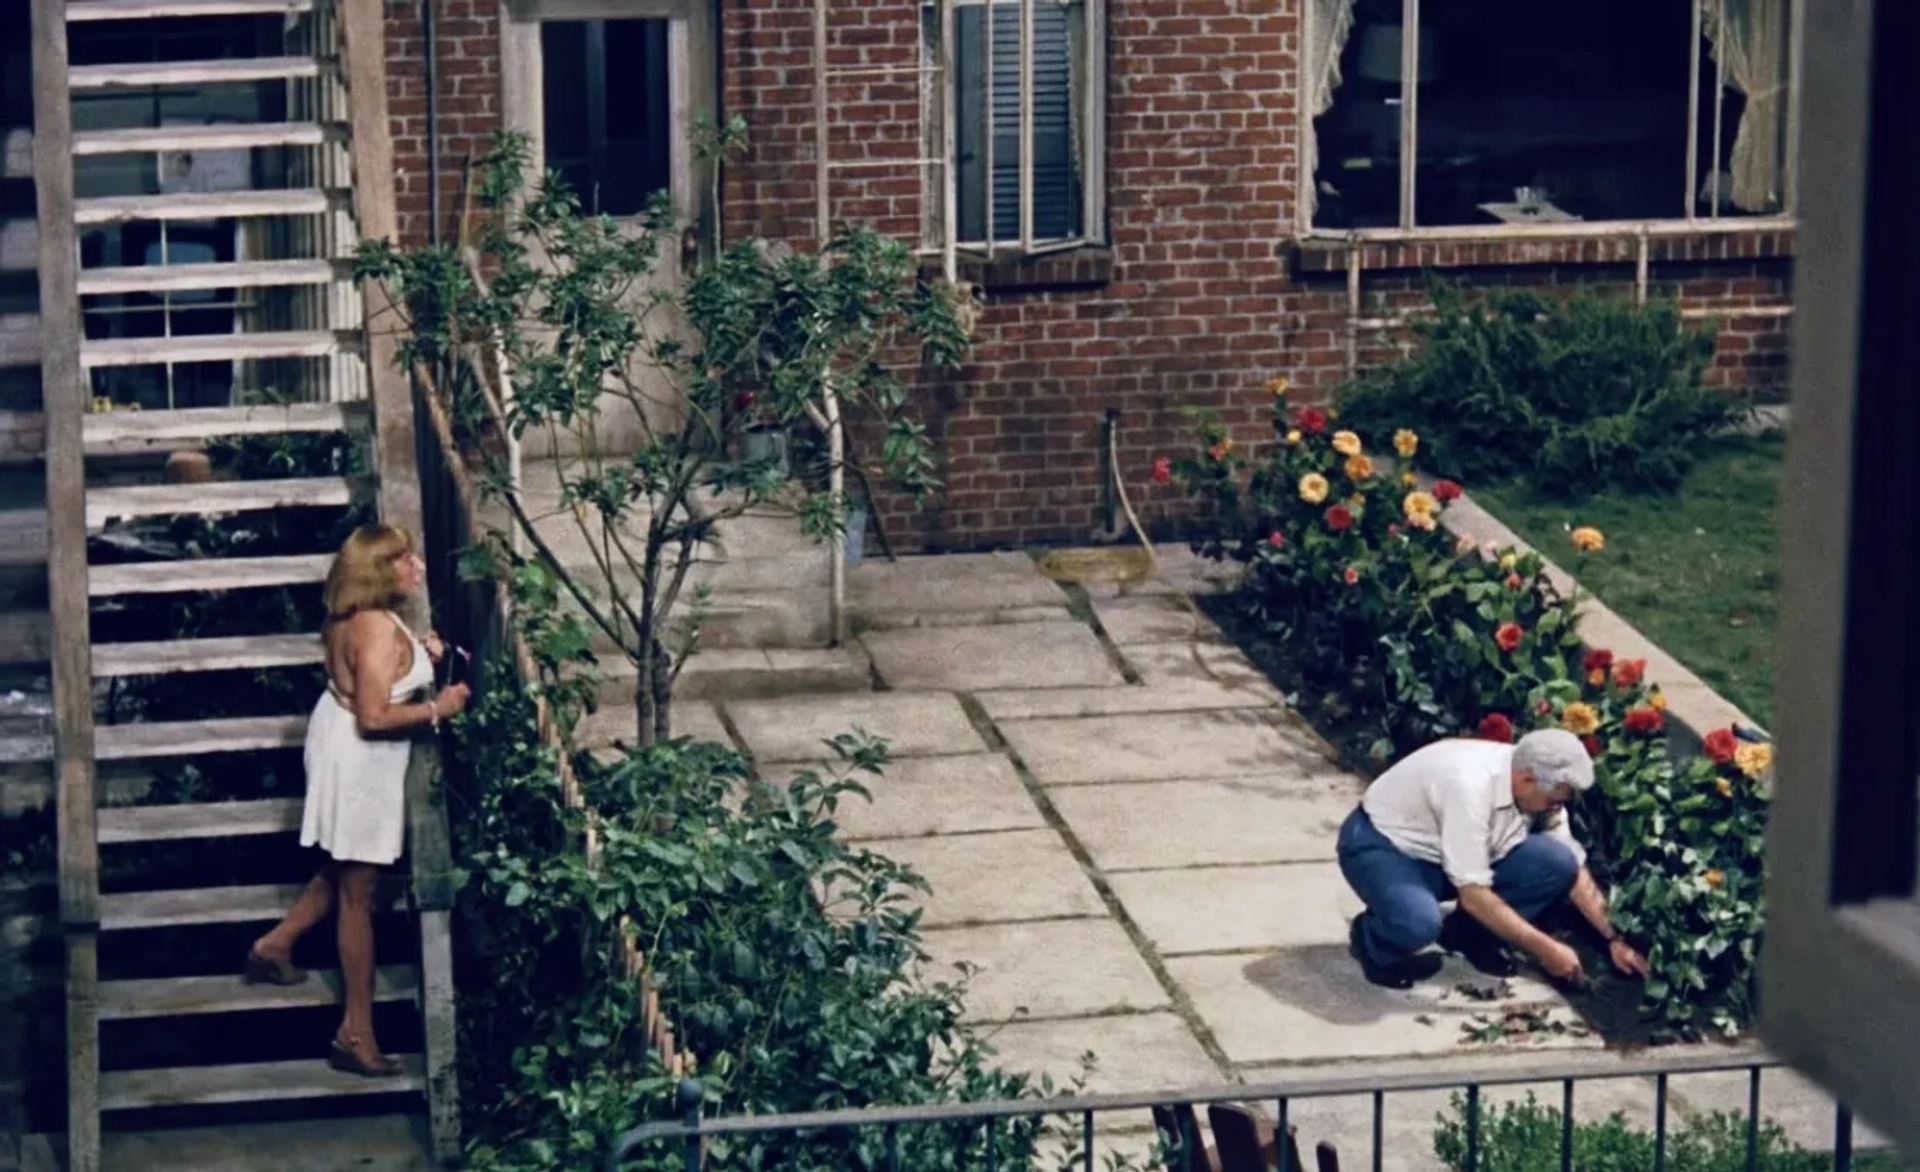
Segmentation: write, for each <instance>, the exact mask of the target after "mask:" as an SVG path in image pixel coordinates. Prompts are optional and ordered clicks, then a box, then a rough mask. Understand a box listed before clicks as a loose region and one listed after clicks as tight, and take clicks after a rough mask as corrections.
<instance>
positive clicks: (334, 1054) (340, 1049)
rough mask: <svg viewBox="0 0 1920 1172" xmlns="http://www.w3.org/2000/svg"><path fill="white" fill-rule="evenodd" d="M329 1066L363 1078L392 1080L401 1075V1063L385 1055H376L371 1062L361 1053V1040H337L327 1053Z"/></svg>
mask: <svg viewBox="0 0 1920 1172" xmlns="http://www.w3.org/2000/svg"><path fill="white" fill-rule="evenodd" d="M327 1065H328V1066H331V1067H333V1068H334V1069H335V1070H338V1071H342V1072H344V1073H346V1074H357V1075H360V1076H361V1077H363V1078H392V1077H393V1076H394V1075H396V1074H399V1073H400V1069H401V1068H400V1062H399V1060H398V1059H396V1058H390V1057H388V1056H387V1055H385V1054H379V1055H376V1056H375V1057H374V1058H373V1060H371V1061H369V1060H368V1059H367V1057H366V1055H364V1054H362V1053H361V1052H360V1039H358V1038H335V1039H334V1040H333V1048H332V1049H331V1050H329V1051H328V1052H327Z"/></svg>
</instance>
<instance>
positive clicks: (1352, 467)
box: [1346, 456, 1373, 480]
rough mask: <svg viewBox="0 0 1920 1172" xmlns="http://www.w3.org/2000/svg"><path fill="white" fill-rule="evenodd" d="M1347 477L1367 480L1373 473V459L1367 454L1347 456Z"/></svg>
mask: <svg viewBox="0 0 1920 1172" xmlns="http://www.w3.org/2000/svg"><path fill="white" fill-rule="evenodd" d="M1346 471H1347V479H1348V480H1365V479H1366V478H1367V477H1369V476H1372V475H1373V461H1372V460H1371V459H1369V458H1368V457H1366V456H1348V457H1347V466H1346Z"/></svg>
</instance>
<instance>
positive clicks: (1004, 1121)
mask: <svg viewBox="0 0 1920 1172" xmlns="http://www.w3.org/2000/svg"><path fill="white" fill-rule="evenodd" d="M1448 1066H1449V1069H1439V1068H1437V1064H1431V1065H1427V1066H1426V1067H1424V1068H1414V1067H1407V1066H1403V1067H1401V1068H1399V1069H1386V1068H1382V1067H1378V1066H1373V1067H1369V1068H1367V1069H1364V1070H1362V1069H1355V1068H1352V1067H1348V1068H1344V1069H1342V1070H1338V1071H1334V1072H1328V1071H1326V1070H1325V1069H1324V1068H1322V1069H1321V1070H1318V1071H1303V1072H1302V1073H1301V1074H1299V1075H1295V1076H1288V1077H1284V1078H1280V1079H1277V1080H1274V1081H1269V1082H1262V1083H1259V1084H1246V1085H1240V1086H1219V1087H1207V1088H1200V1089H1195V1090H1187V1091H1146V1092H1137V1093H1128V1094H1103V1095H1068V1096H1059V1097H1055V1098H1046V1099H1009V1100H999V1101H992V1102H966V1103H941V1104H936V1105H932V1106H919V1107H870V1108H859V1109H847V1110H836V1111H817V1112H808V1113H802V1114H790V1115H741V1116H727V1117H719V1118H706V1117H704V1115H703V1113H702V1104H703V1102H704V1098H705V1095H704V1091H703V1089H702V1088H701V1087H700V1086H699V1084H698V1083H697V1082H694V1081H692V1080H687V1081H684V1082H682V1083H681V1084H680V1085H679V1087H678V1092H677V1095H676V1101H677V1104H678V1106H679V1108H680V1109H681V1111H682V1112H683V1117H682V1119H681V1120H679V1121H675V1122H667V1121H662V1122H656V1123H647V1124H643V1125H641V1126H638V1127H635V1128H633V1129H632V1130H630V1131H628V1132H626V1133H625V1134H623V1135H621V1136H620V1137H619V1139H618V1140H617V1141H616V1142H615V1145H614V1149H613V1151H612V1153H611V1155H610V1156H609V1158H608V1161H607V1169H608V1172H619V1169H620V1168H621V1167H622V1166H624V1165H626V1164H627V1163H628V1162H629V1161H632V1160H635V1159H639V1158H641V1157H643V1156H651V1157H653V1159H651V1160H650V1161H649V1163H651V1164H653V1165H654V1166H659V1164H660V1159H659V1157H660V1156H661V1155H662V1154H663V1152H664V1151H672V1150H676V1149H677V1150H678V1151H679V1152H681V1153H682V1156H683V1158H684V1161H685V1167H686V1172H700V1169H701V1168H702V1166H703V1165H704V1164H705V1163H706V1161H707V1157H708V1156H709V1154H710V1152H709V1145H710V1144H715V1145H717V1144H722V1143H741V1142H745V1143H750V1144H754V1146H756V1147H759V1148H761V1149H762V1150H763V1151H766V1150H769V1149H771V1148H775V1147H778V1146H779V1144H780V1143H785V1144H788V1145H790V1146H792V1145H798V1144H800V1143H803V1142H804V1141H806V1140H808V1139H809V1138H824V1137H826V1136H828V1135H830V1134H833V1133H840V1134H842V1135H843V1136H844V1135H846V1134H847V1133H854V1134H855V1135H864V1136H866V1137H877V1142H873V1143H862V1144H859V1145H857V1146H858V1147H860V1148H861V1149H862V1150H864V1151H866V1152H868V1153H878V1159H877V1160H876V1161H875V1163H876V1164H877V1165H878V1166H879V1167H883V1168H885V1169H886V1170H887V1172H899V1170H900V1169H901V1168H902V1167H903V1166H905V1165H903V1159H902V1155H901V1153H902V1150H903V1147H907V1146H909V1145H908V1144H907V1143H905V1142H904V1141H905V1140H907V1139H908V1138H910V1137H911V1136H912V1134H913V1133H914V1132H915V1130H916V1129H927V1130H937V1131H939V1132H941V1133H943V1134H944V1135H947V1136H955V1135H958V1136H961V1137H965V1138H964V1139H963V1142H965V1143H967V1144H968V1146H969V1147H971V1148H972V1149H973V1150H974V1151H975V1152H976V1153H977V1154H976V1155H975V1156H974V1158H973V1159H972V1160H971V1161H970V1163H973V1164H977V1166H980V1167H983V1168H985V1169H986V1172H997V1169H998V1167H999V1164H1000V1162H1001V1161H1005V1162H1007V1163H1008V1166H1009V1167H1022V1166H1025V1164H1024V1162H1022V1161H1016V1160H1012V1159H1009V1158H1008V1156H1007V1155H1006V1153H1008V1152H1009V1151H1010V1150H1017V1149H1018V1148H1019V1145H1018V1144H1015V1143H1010V1142H1008V1140H1007V1138H1006V1137H1010V1136H1011V1135H1013V1134H1014V1133H1015V1132H1016V1130H1017V1129H1019V1128H1021V1127H1022V1126H1024V1127H1025V1128H1026V1134H1028V1135H1029V1136H1030V1135H1031V1134H1032V1133H1033V1130H1034V1128H1035V1126H1036V1125H1037V1124H1039V1123H1040V1121H1042V1120H1064V1121H1066V1126H1065V1129H1064V1130H1065V1132H1066V1134H1067V1136H1068V1137H1069V1138H1071V1139H1077V1140H1078V1142H1077V1143H1075V1144H1073V1150H1072V1153H1071V1166H1077V1167H1079V1168H1082V1169H1084V1172H1096V1163H1095V1148H1096V1142H1095V1136H1096V1130H1097V1123H1098V1120H1099V1119H1100V1118H1102V1117H1112V1116H1113V1115H1116V1114H1119V1113H1122V1112H1131V1113H1135V1114H1136V1115H1137V1113H1139V1112H1141V1111H1143V1110H1144V1111H1151V1112H1152V1115H1153V1120H1154V1127H1155V1130H1156V1132H1157V1133H1158V1140H1157V1142H1156V1143H1155V1145H1154V1147H1155V1151H1154V1155H1153V1156H1152V1158H1151V1159H1150V1161H1149V1163H1150V1165H1151V1167H1152V1168H1153V1169H1154V1172H1161V1170H1164V1172H1262V1170H1271V1172H1304V1170H1305V1168H1306V1166H1307V1165H1306V1164H1305V1163H1304V1162H1303V1160H1302V1156H1301V1152H1300V1149H1299V1146H1298V1138H1299V1137H1298V1135H1297V1129H1296V1127H1295V1126H1294V1123H1295V1122H1296V1121H1297V1119H1298V1115H1297V1109H1299V1108H1300V1107H1301V1105H1302V1104H1305V1103H1312V1102H1314V1101H1323V1100H1331V1099H1353V1098H1358V1099H1361V1100H1363V1101H1370V1104H1371V1120H1370V1126H1369V1127H1368V1129H1367V1131H1366V1133H1363V1134H1353V1133H1345V1134H1340V1135H1337V1136H1331V1137H1328V1141H1327V1142H1321V1143H1320V1144H1319V1145H1318V1146H1317V1148H1316V1149H1315V1150H1314V1154H1313V1160H1314V1164H1315V1166H1316V1167H1317V1169H1318V1172H1339V1170H1340V1169H1343V1168H1344V1169H1346V1170H1347V1172H1357V1170H1359V1169H1362V1168H1370V1169H1372V1170H1373V1172H1382V1170H1383V1168H1384V1167H1385V1166H1386V1165H1387V1163H1388V1162H1389V1160H1390V1159H1391V1153H1390V1152H1389V1151H1388V1146H1387V1145H1388V1137H1387V1135H1386V1129H1385V1126H1384V1121H1385V1119H1386V1113H1387V1107H1388V1102H1389V1100H1390V1098H1392V1097H1393V1096H1396V1095H1407V1094H1411V1093H1416V1092H1435V1091H1445V1092H1456V1093H1458V1095H1459V1096H1460V1097H1461V1098H1462V1099H1463V1104H1462V1109H1461V1110H1460V1111H1459V1112H1458V1120H1459V1124H1460V1127H1459V1132H1460V1133H1461V1134H1457V1135H1456V1136H1455V1139H1456V1141H1457V1142H1456V1143H1455V1145H1454V1150H1453V1151H1452V1152H1450V1153H1449V1155H1448V1157H1447V1159H1446V1163H1447V1164H1449V1165H1450V1166H1451V1167H1454V1168H1457V1169H1460V1170H1462V1172H1482V1169H1483V1168H1486V1167H1487V1165H1486V1163H1485V1161H1486V1160H1487V1159H1488V1156H1487V1154H1486V1152H1485V1149H1484V1138H1483V1134H1482V1131H1483V1127H1485V1125H1486V1121H1487V1120H1488V1119H1490V1118H1492V1114H1491V1112H1490V1110H1489V1107H1490V1104H1488V1103H1487V1102H1486V1101H1485V1099H1484V1093H1485V1092H1486V1091H1487V1090H1489V1089H1491V1088H1502V1087H1505V1088H1517V1087H1523V1086H1540V1085H1542V1084H1547V1085H1553V1084H1557V1085H1558V1088H1559V1096H1558V1097H1559V1102H1558V1103H1557V1104H1554V1103H1551V1102H1549V1103H1548V1104H1546V1106H1547V1107H1548V1108H1549V1109H1550V1110H1551V1109H1553V1108H1557V1110H1555V1111H1553V1114H1554V1115H1556V1116H1557V1121H1558V1125H1559V1136H1558V1163H1557V1166H1558V1167H1559V1168H1560V1169H1561V1172H1574V1170H1575V1169H1576V1167H1577V1166H1578V1165H1577V1163H1576V1160H1575V1127H1576V1115H1575V1109H1576V1104H1577V1098H1578V1094H1579V1089H1580V1088H1581V1087H1582V1086H1583V1085H1588V1084H1592V1083H1596V1082H1601V1081H1616V1080H1625V1079H1642V1080H1645V1079H1651V1080H1652V1082H1653V1088H1652V1095H1653V1127H1652V1133H1653V1134H1652V1151H1651V1154H1650V1156H1649V1157H1647V1160H1648V1164H1647V1166H1649V1167H1650V1168H1651V1169H1652V1172H1667V1168H1668V1165H1669V1162H1670V1138H1671V1136H1672V1133H1673V1128H1672V1125H1671V1121H1670V1105H1671V1104H1670V1100H1671V1093H1670V1092H1671V1087H1670V1084H1671V1082H1672V1080H1673V1079H1675V1078H1678V1077H1681V1076H1686V1075H1711V1074H1744V1075H1745V1076H1746V1104H1745V1109H1744V1112H1742V1115H1743V1117H1744V1124H1745V1135H1744V1153H1742V1152H1741V1151H1740V1144H1741V1140H1740V1137H1738V1136H1737V1135H1736V1136H1733V1137H1732V1143H1733V1145H1734V1147H1733V1150H1731V1151H1728V1150H1722V1151H1721V1152H1720V1153H1719V1156H1718V1158H1717V1159H1716V1160H1715V1161H1714V1164H1715V1166H1716V1167H1722V1168H1728V1169H1731V1168H1735V1167H1743V1168H1744V1169H1746V1172H1761V1169H1762V1167H1763V1158H1764V1157H1765V1156H1766V1154H1767V1146H1768V1145H1767V1143H1766V1141H1765V1140H1764V1138H1763V1131H1764V1124H1763V1119H1762V1112H1761V1085H1762V1080H1763V1078H1764V1076H1765V1074H1766V1072H1767V1071H1770V1070H1782V1069H1783V1067H1782V1064H1781V1063H1779V1062H1778V1061H1777V1060H1775V1059H1773V1058H1772V1057H1770V1056H1768V1055H1767V1054H1766V1053H1765V1052H1764V1051H1760V1050H1757V1049H1753V1048H1746V1047H1725V1048H1714V1049H1711V1050H1706V1051H1698V1050H1691V1051H1684V1052H1680V1051H1649V1052H1647V1053H1644V1054H1641V1055H1631V1056H1623V1055H1619V1054H1616V1053H1609V1052H1586V1053H1575V1054H1563V1055H1556V1056H1551V1057H1549V1056H1545V1055H1533V1056H1527V1057H1525V1058H1522V1059H1520V1060H1518V1061H1514V1060H1511V1059H1509V1060H1505V1061H1500V1060H1485V1059H1481V1060H1475V1061H1471V1062H1467V1063H1451V1064H1448ZM1203 1109H1204V1110H1205V1111H1206V1113H1207V1115H1208V1117H1209V1118H1210V1121H1211V1130H1212V1133H1213V1136H1212V1143H1211V1144H1209V1143H1208V1142H1207V1140H1206V1138H1205V1136H1203V1134H1202V1133H1201V1131H1200V1126H1199V1119H1200V1118H1201V1111H1202V1110H1203ZM1269 1112H1271V1113H1270V1114H1269ZM1109 1134H1111V1133H1109ZM1832 1137H1833V1151H1832V1155H1831V1162H1832V1167H1833V1168H1834V1169H1835V1170H1836V1172H1850V1170H1852V1169H1853V1168H1854V1167H1855V1160H1854V1123H1853V1116H1852V1113H1851V1112H1850V1111H1848V1109H1847V1108H1846V1107H1845V1106H1835V1107H1834V1109H1833V1131H1832ZM997 1138H998V1139H999V1142H998V1143H996V1139H997ZM755 1141H761V1142H757V1143H756V1142H755ZM765 1141H774V1142H772V1143H768V1142H765ZM793 1150H795V1151H796V1152H797V1150H798V1148H797V1146H794V1147H793ZM996 1153H999V1154H998V1156H996ZM1742 1154H1743V1155H1744V1160H1743V1161H1742V1159H1741V1156H1742ZM1506 1157H1507V1158H1505V1159H1501V1160H1499V1161H1497V1163H1499V1164H1505V1165H1508V1166H1511V1163H1512V1160H1511V1153H1510V1152H1509V1153H1506ZM1550 1160H1551V1156H1550V1155H1549V1156H1547V1157H1546V1158H1544V1159H1541V1158H1538V1157H1536V1158H1534V1159H1529V1160H1527V1161H1526V1164H1527V1166H1528V1167H1545V1166H1547V1164H1548V1162H1549V1161H1550ZM862 1162H863V1163H864V1162H865V1161H864V1160H863V1161H862ZM909 1162H910V1161H909ZM1396 1162H1397V1161H1396ZM1061 1163H1062V1162H1061V1161H1048V1162H1047V1163H1046V1164H1045V1165H1044V1167H1046V1168H1047V1169H1055V1168H1059V1167H1061ZM765 1166H773V1167H778V1166H779V1164H778V1163H774V1164H772V1165H765ZM796 1166H797V1165H796ZM1036 1166H1039V1165H1036ZM1610 1166H1624V1165H1621V1164H1617V1163H1616V1164H1611V1165H1610ZM1795 1166H1796V1167H1804V1166H1805V1164H1804V1162H1801V1163H1796V1164H1795ZM1901 1167H1905V1165H1901Z"/></svg>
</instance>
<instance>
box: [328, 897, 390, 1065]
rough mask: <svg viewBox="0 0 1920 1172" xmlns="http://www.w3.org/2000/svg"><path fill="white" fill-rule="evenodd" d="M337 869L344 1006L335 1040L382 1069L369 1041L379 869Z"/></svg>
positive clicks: (376, 1046)
mask: <svg viewBox="0 0 1920 1172" xmlns="http://www.w3.org/2000/svg"><path fill="white" fill-rule="evenodd" d="M338 866H339V874H338V880H337V884H336V886H337V887H338V889H339V895H340V914H339V926H340V980H341V983H342V984H344V985H345V986H346V993H347V998H346V1000H347V1006H346V1016H345V1017H344V1018H342V1019H341V1022H340V1032H339V1034H338V1035H336V1037H337V1039H338V1041H339V1042H340V1044H341V1045H342V1046H344V1047H346V1048H347V1049H348V1050H351V1051H352V1052H353V1055H354V1057H355V1058H357V1059H359V1060H360V1062H361V1064H362V1065H370V1066H382V1065H385V1064H386V1060H385V1059H384V1058H382V1057H381V1054H380V1046H379V1043H377V1042H376V1041H375V1040H374V1037H373V904H374V900H375V899H377V898H378V895H379V889H380V872H381V868H380V867H379V865H377V864H375V863H340V864H338Z"/></svg>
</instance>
